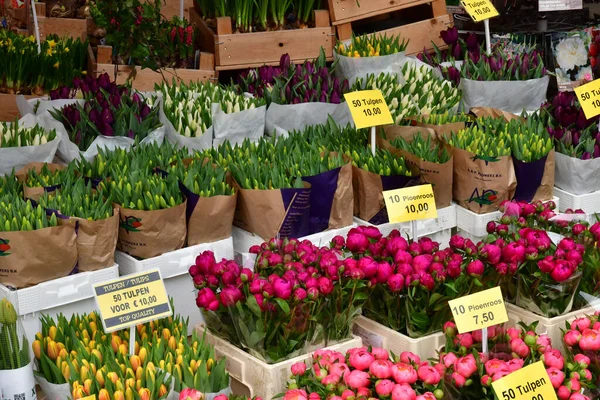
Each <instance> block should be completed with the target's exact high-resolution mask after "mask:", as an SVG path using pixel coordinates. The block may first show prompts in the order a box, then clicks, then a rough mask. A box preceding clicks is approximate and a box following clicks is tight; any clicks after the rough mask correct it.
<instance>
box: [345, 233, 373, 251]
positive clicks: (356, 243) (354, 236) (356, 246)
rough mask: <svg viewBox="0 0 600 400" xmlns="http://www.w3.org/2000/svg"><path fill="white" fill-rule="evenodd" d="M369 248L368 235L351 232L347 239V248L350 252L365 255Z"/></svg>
mask: <svg viewBox="0 0 600 400" xmlns="http://www.w3.org/2000/svg"><path fill="white" fill-rule="evenodd" d="M368 246H369V239H368V238H367V236H366V235H364V234H362V233H358V232H349V234H348V238H347V239H346V247H347V248H348V250H350V251H352V252H356V253H364V251H365V250H367V247H368Z"/></svg>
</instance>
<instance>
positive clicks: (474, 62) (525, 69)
mask: <svg viewBox="0 0 600 400" xmlns="http://www.w3.org/2000/svg"><path fill="white" fill-rule="evenodd" d="M546 73H547V71H546V68H545V67H544V60H543V58H542V55H541V54H540V53H539V52H538V51H537V50H533V51H532V52H530V53H525V54H520V55H517V56H513V57H510V56H508V55H506V54H505V53H504V52H503V51H502V49H501V48H497V49H496V51H494V52H493V53H492V54H491V55H489V56H488V55H487V54H485V52H480V53H479V54H471V55H469V59H468V60H465V63H464V64H463V66H462V68H461V70H460V76H461V78H466V79H471V80H477V81H514V80H516V81H523V80H528V79H539V78H542V77H544V76H546Z"/></svg>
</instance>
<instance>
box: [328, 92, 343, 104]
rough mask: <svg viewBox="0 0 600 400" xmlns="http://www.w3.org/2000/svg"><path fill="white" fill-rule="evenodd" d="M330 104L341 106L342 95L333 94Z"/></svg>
mask: <svg viewBox="0 0 600 400" xmlns="http://www.w3.org/2000/svg"><path fill="white" fill-rule="evenodd" d="M329 102H330V103H332V104H340V102H341V101H340V95H339V94H338V93H337V92H333V93H332V94H331V99H330V101H329Z"/></svg>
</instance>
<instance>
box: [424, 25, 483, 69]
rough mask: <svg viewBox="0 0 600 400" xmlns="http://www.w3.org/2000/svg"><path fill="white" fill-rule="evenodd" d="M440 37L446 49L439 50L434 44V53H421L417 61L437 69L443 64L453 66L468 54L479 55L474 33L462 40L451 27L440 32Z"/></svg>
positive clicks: (456, 30)
mask: <svg viewBox="0 0 600 400" xmlns="http://www.w3.org/2000/svg"><path fill="white" fill-rule="evenodd" d="M440 36H441V37H442V40H443V41H444V43H445V44H446V45H447V46H448V47H447V48H446V49H444V50H441V49H440V48H438V47H437V46H436V45H435V44H434V52H431V53H430V52H428V51H422V52H421V53H419V54H418V55H417V58H418V59H419V60H421V61H423V62H425V63H427V64H429V65H432V66H434V67H438V66H440V64H442V63H444V62H449V63H452V64H455V62H456V61H462V60H464V58H465V57H468V55H469V54H470V53H474V54H476V55H479V54H480V50H481V49H480V47H479V44H478V40H477V35H476V34H475V33H472V32H471V33H468V34H467V36H466V37H465V38H464V39H463V38H461V37H460V36H459V35H458V29H457V28H456V27H455V26H453V27H451V28H448V29H446V30H445V31H441V32H440ZM455 66H456V64H455Z"/></svg>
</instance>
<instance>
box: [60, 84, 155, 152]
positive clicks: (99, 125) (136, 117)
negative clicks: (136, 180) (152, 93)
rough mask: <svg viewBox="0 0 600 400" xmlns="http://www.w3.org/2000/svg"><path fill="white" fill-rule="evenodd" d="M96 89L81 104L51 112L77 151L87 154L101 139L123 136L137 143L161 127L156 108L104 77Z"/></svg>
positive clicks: (124, 87)
mask: <svg viewBox="0 0 600 400" xmlns="http://www.w3.org/2000/svg"><path fill="white" fill-rule="evenodd" d="M92 85H93V84H92ZM97 85H98V90H97V91H96V92H91V91H90V92H89V93H88V94H87V95H86V98H85V102H84V103H83V104H79V103H76V104H73V105H67V106H64V107H63V108H61V109H54V110H52V111H50V114H51V115H52V116H53V117H54V118H55V119H56V120H57V121H59V122H61V123H62V124H63V125H64V127H65V129H66V130H67V132H68V133H69V138H70V139H71V141H72V142H73V143H75V144H76V145H77V147H79V149H81V150H86V149H87V148H88V147H90V145H91V144H92V143H93V142H94V141H95V140H96V138H98V137H102V136H104V137H113V136H122V137H127V138H130V139H134V140H136V141H137V142H139V141H141V140H142V139H144V138H145V137H146V136H148V134H149V133H150V132H152V131H154V130H155V129H157V128H158V127H160V122H159V120H158V108H157V107H151V106H150V105H149V104H148V102H147V100H146V99H144V98H142V97H141V96H140V95H139V94H138V93H132V92H131V90H130V89H129V88H128V87H126V86H119V85H117V84H115V83H114V82H110V79H109V78H108V75H107V74H104V75H101V76H100V78H98V81H97ZM90 90H91V88H90Z"/></svg>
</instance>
